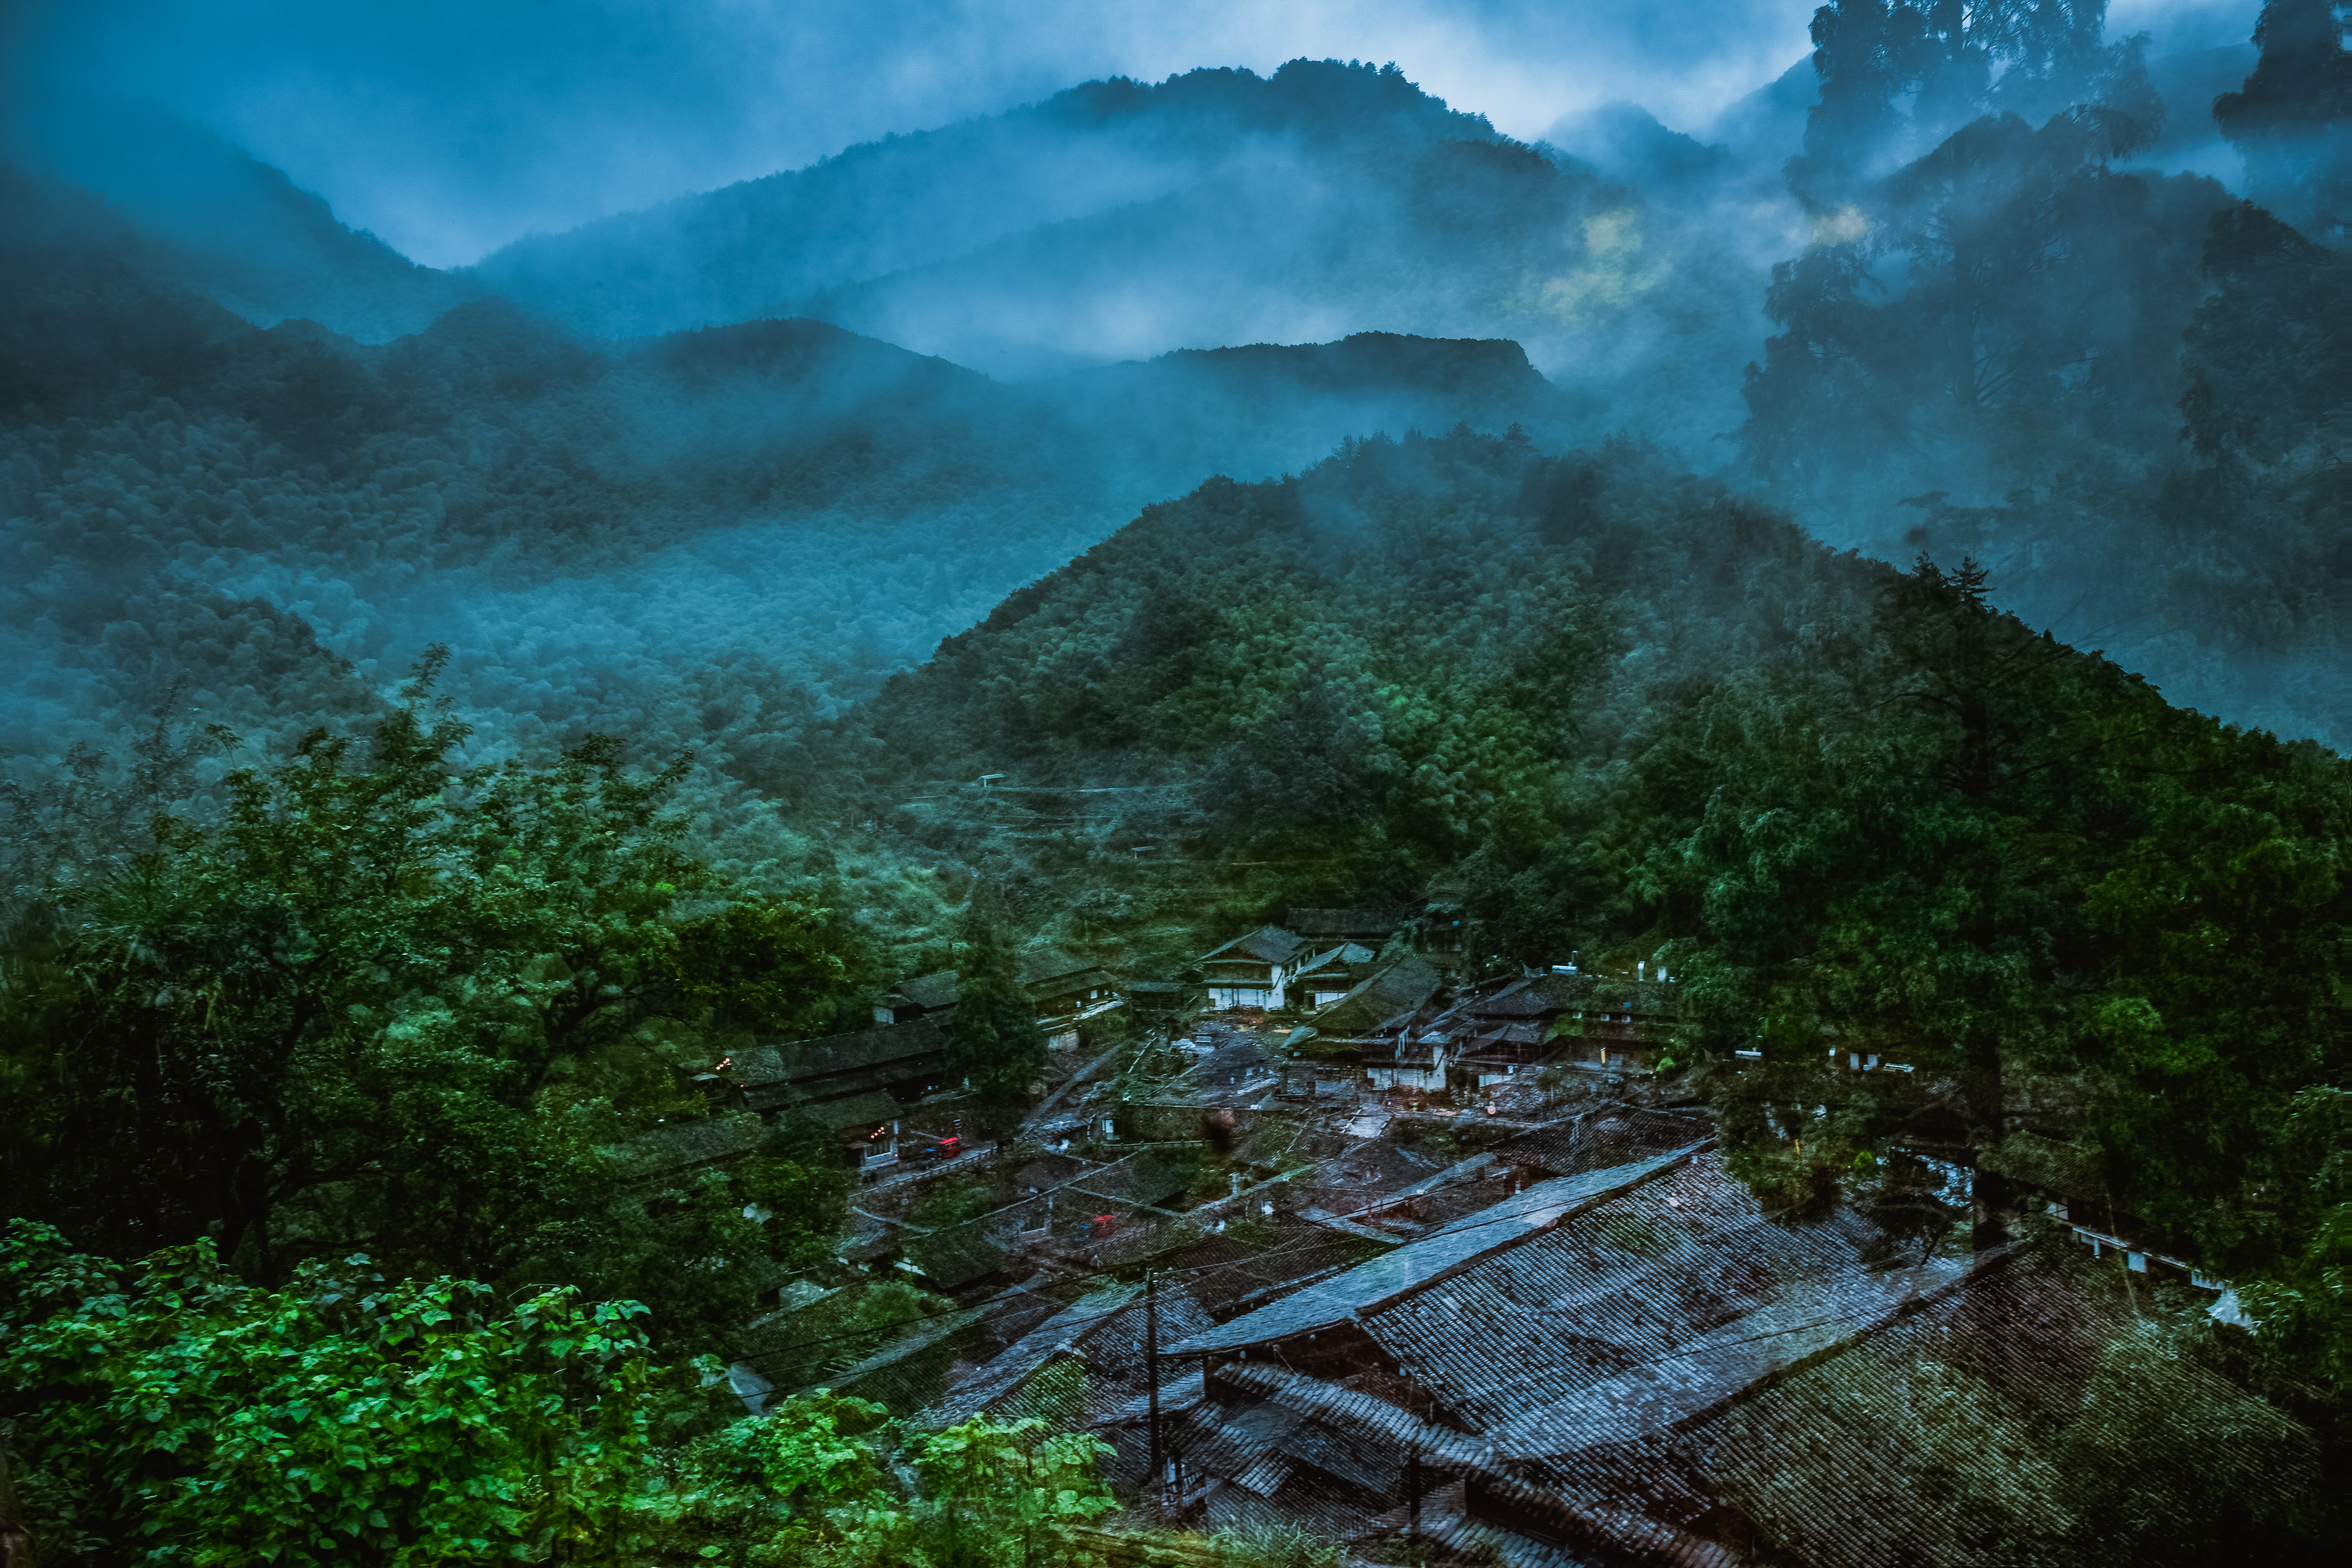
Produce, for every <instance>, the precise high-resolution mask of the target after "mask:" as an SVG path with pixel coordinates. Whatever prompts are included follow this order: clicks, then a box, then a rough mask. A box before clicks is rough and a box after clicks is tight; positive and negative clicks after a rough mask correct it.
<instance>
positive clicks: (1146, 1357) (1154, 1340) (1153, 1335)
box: [1143, 1268, 1164, 1495]
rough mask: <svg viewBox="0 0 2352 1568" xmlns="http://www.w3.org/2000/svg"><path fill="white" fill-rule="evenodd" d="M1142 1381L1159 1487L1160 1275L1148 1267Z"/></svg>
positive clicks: (1154, 1475)
mask: <svg viewBox="0 0 2352 1568" xmlns="http://www.w3.org/2000/svg"><path fill="white" fill-rule="evenodd" d="M1143 1380H1144V1382H1146V1383H1148V1384H1150V1385H1151V1395H1150V1397H1151V1484H1152V1486H1153V1487H1155V1488H1159V1487H1161V1486H1163V1485H1164V1482H1163V1480H1162V1478H1161V1476H1160V1276H1159V1274H1158V1272H1157V1271H1156V1270H1153V1269H1149V1268H1147V1269H1145V1270H1144V1272H1143ZM1163 1495H1164V1494H1163Z"/></svg>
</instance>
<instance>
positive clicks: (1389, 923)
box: [634, 906, 1672, 1173]
mask: <svg viewBox="0 0 2352 1568" xmlns="http://www.w3.org/2000/svg"><path fill="white" fill-rule="evenodd" d="M1453 931H1454V925H1453V922H1451V921H1448V920H1445V919H1444V918H1443V917H1442V916H1433V915H1431V914H1430V913H1428V912H1427V911H1423V912H1420V913H1418V914H1417V913H1416V912H1415V911H1413V910H1410V909H1407V908H1404V907H1393V906H1392V907H1378V908H1357V909H1294V910H1290V911H1289V913H1288V915H1287V917H1286V923H1285V924H1283V925H1279V926H1276V925H1266V926H1261V927H1259V928H1257V929H1255V930H1254V931H1246V932H1244V933H1243V934H1242V935H1240V936H1237V937H1234V938H1233V939H1232V940H1231V941H1228V942H1223V943H1222V944H1221V945H1219V946H1217V947H1215V948H1213V949H1212V950H1210V951H1209V952H1206V953H1203V954H1202V955H1201V956H1200V957H1199V958H1198V959H1197V960H1195V961H1194V963H1192V966H1190V968H1189V969H1188V970H1187V971H1186V972H1185V973H1184V974H1183V975H1182V976H1181V977H1179V978H1177V979H1173V980H1167V981H1157V982H1154V981H1141V982H1130V981H1124V980H1122V979H1121V978H1120V977H1119V976H1118V975H1115V974H1114V973H1111V972H1110V971H1109V970H1108V969H1107V968H1106V967H1105V966H1104V965H1102V964H1101V963H1098V962H1097V961H1095V960H1093V959H1090V958H1087V957H1085V956H1082V955H1080V954H1076V953H1073V952H1069V951H1067V950H1066V949H1064V948H1060V947H1051V946H1049V947H1041V948H1037V949H1034V950H1032V951H1030V952H1026V953H1024V954H1023V955H1022V957H1021V960H1020V963H1021V979H1022V983H1023V984H1024V987H1025V988H1026V989H1027V991H1028V992H1029V994H1030V995H1031V997H1032V998H1033V999H1034V1002H1035V1004H1036V1007H1037V1015H1038V1016H1037V1022H1038V1027H1039V1028H1040V1030H1041V1031H1042V1032H1044V1034H1045V1037H1046V1038H1047V1040H1048V1042H1049V1044H1050V1045H1051V1046H1052V1047H1054V1060H1055V1066H1054V1068H1052V1069H1051V1070H1050V1071H1049V1073H1048V1074H1047V1075H1046V1077H1045V1079H1043V1080H1041V1082H1040V1083H1039V1084H1038V1085H1037V1086H1036V1091H1037V1093H1038V1094H1039V1095H1040V1096H1043V1095H1044V1094H1045V1092H1046V1091H1047V1089H1049V1088H1050V1087H1051V1085H1052V1084H1053V1082H1054V1081H1055V1080H1056V1079H1064V1078H1066V1077H1067V1076H1068V1074H1069V1072H1070V1071H1071V1070H1072V1068H1071V1058H1073V1057H1074V1056H1075V1054H1076V1051H1077V1048H1078V1047H1080V1046H1081V1045H1082V1043H1083V1042H1084V1041H1085V1040H1086V1039H1087V1036H1088V1033H1089V1026H1090V1025H1091V1024H1093V1023H1094V1021H1095V1020H1097V1019H1100V1018H1102V1017H1104V1016H1106V1015H1108V1014H1110V1013H1112V1012H1114V1011H1118V1010H1126V1011H1128V1012H1129V1013H1130V1014H1131V1015H1132V1016H1133V1018H1134V1020H1135V1022H1136V1024H1137V1025H1138V1026H1140V1027H1143V1028H1146V1029H1153V1028H1157V1029H1161V1030H1169V1029H1176V1028H1181V1027H1182V1026H1184V1024H1185V1022H1186V1020H1188V1019H1190V1018H1192V1017H1195V1016H1199V1015H1200V1014H1202V1012H1204V1011H1205V1012H1208V1013H1210V1014H1213V1015H1228V1016H1238V1017H1244V1018H1249V1019H1253V1020H1257V1019H1263V1018H1265V1017H1266V1016H1274V1017H1276V1018H1281V1019H1286V1020H1288V1021H1289V1022H1290V1023H1291V1025H1292V1026H1294V1027H1295V1028H1298V1029H1304V1030H1306V1031H1308V1036H1302V1037H1301V1038H1304V1037H1316V1038H1318V1040H1319V1042H1320V1043H1319V1044H1318V1047H1317V1054H1318V1056H1320V1057H1323V1058H1327V1059H1331V1060H1339V1061H1345V1062H1348V1063H1349V1064H1350V1065H1351V1068H1353V1069H1354V1070H1357V1071H1360V1075H1361V1079H1362V1081H1363V1082H1364V1083H1366V1084H1367V1085H1369V1086H1370V1088H1372V1089H1378V1090H1392V1091H1402V1092H1406V1093H1411V1094H1418V1095H1424V1096H1425V1095H1428V1094H1432V1093H1434V1092H1437V1091H1441V1090H1443V1089H1446V1088H1448V1087H1449V1086H1454V1087H1466V1088H1484V1087H1486V1086H1490V1085H1493V1084H1496V1083H1498V1082H1502V1081H1505V1080H1507V1079H1512V1078H1514V1077H1517V1075H1520V1074H1523V1073H1530V1072H1532V1071H1533V1070H1535V1069H1538V1068H1541V1067H1544V1066H1546V1065H1551V1064H1558V1065H1561V1066H1572V1067H1580V1068H1599V1069H1601V1070H1603V1071H1609V1072H1616V1073H1623V1072H1643V1071H1647V1070H1649V1069H1650V1068H1652V1067H1654V1065H1655V1064H1656V1062H1657V1060H1658V1059H1659V1058H1660V1057H1661V1055H1662V1054H1663V1052H1664V1045H1663V1040H1664V1035H1665V1032H1666V1030H1665V1026H1667V1025H1669V1024H1670V1023H1671V1017H1672V988H1671V986H1670V985H1669V984H1667V983H1666V982H1665V981H1664V977H1663V976H1658V977H1652V976H1650V975H1648V974H1647V973H1646V972H1645V971H1637V973H1636V974H1635V975H1634V976H1632V977H1629V978H1626V979H1624V980H1612V979H1609V978H1606V977H1603V976H1601V975H1597V974H1591V973H1580V972H1578V971H1577V970H1576V969H1575V967H1574V966H1573V965H1561V966H1559V968H1558V969H1556V970H1555V971H1553V972H1552V973H1545V974H1539V975H1533V976H1529V975H1523V974H1508V975H1502V976H1495V977H1490V978H1487V979H1485V980H1480V981H1465V979H1464V978H1463V969H1462V965H1461V961H1460V956H1459V954H1458V952H1455V951H1454V944H1453V942H1452V933H1453ZM956 999H957V977H956V973H955V972H954V971H953V970H940V971H937V972H934V973H926V974H919V975H915V976H912V977H909V978H908V979H906V980H903V981H900V982H899V983H898V984H897V985H895V986H893V987H892V988H891V989H890V991H889V992H888V993H887V994H886V995H884V996H883V997H882V998H881V999H880V1000H879V1001H878V1002H877V1003H876V1005H875V1006H874V1015H873V1016H874V1022H873V1024H872V1026H869V1027H867V1028H864V1029H859V1030H855V1031H852V1032H849V1033H845V1034H839V1035H833V1036H828V1037H823V1038H819V1039H813V1040H803V1041H796V1042H777V1043H772V1044H763V1045H761V1046H759V1047H754V1048H751V1049H749V1050H745V1051H740V1052H738V1053H736V1054H735V1055H733V1056H732V1057H730V1058H728V1059H727V1060H726V1061H724V1062H722V1063H720V1064H719V1065H718V1066H717V1067H716V1068H714V1069H713V1070H712V1071H711V1072H710V1073H709V1074H707V1075H705V1078H704V1079H703V1082H704V1086H705V1088H706V1089H708V1090H709V1093H710V1094H711V1096H712V1097H713V1099H714V1100H718V1101H719V1103H720V1104H721V1105H722V1106H723V1107H725V1108H727V1109H730V1110H738V1111H748V1112H751V1113H752V1114H753V1115H755V1116H757V1117H759V1118H761V1120H762V1121H771V1122H772V1121H776V1120H777V1119H778V1118H779V1117H780V1116H782V1114H783V1113H784V1112H785V1111H786V1110H788V1109H789V1110H793V1111H794V1112H795V1113H796V1114H800V1115H803V1116H807V1117H813V1118H814V1119H816V1120H818V1121H822V1122H823V1123H824V1124H825V1125H826V1126H827V1127H828V1128H830V1129H831V1130H832V1131H834V1133H835V1136H836V1137H837V1139H838V1140H839V1142H840V1143H841V1146H842V1148H843V1149H844V1151H845V1158H846V1159H847V1160H848V1161H849V1162H850V1163H854V1164H856V1165H858V1166H859V1167H861V1168H862V1169H864V1170H866V1171H867V1172H868V1173H887V1171H889V1170H890V1169H891V1168H893V1167H894V1166H896V1165H897V1164H898V1163H901V1161H902V1159H903V1158H904V1157H905V1155H906V1153H907V1152H908V1146H909V1145H910V1144H912V1145H922V1146H929V1145H934V1144H936V1143H937V1142H939V1140H940V1137H941V1136H943V1135H944V1132H945V1130H946V1129H947V1128H948V1127H950V1125H951V1124H952V1123H953V1122H954V1121H955V1113H954V1112H953V1111H952V1110H942V1109H940V1107H941V1106H942V1105H944V1104H946V1103H947V1102H949V1101H951V1100H953V1099H954V1098H955V1097H956V1095H957V1094H958V1093H959V1091H960V1090H961V1088H962V1086H961V1084H960V1083H957V1082H953V1081H950V1078H949V1073H948V1067H947V1061H948V1043H949V1037H948V1031H949V1030H950V1028H951V1027H952V1026H953V1020H954V1016H955V1006H956ZM933 1124H936V1125H933ZM747 1140H749V1141H751V1142H756V1140H757V1133H756V1131H753V1130H751V1129H749V1128H746V1127H741V1126H738V1127H736V1128H735V1129H734V1130H733V1131H731V1132H730V1131H722V1130H719V1129H714V1128H711V1127H709V1126H703V1125H700V1124H690V1123H682V1124H679V1125H677V1126H676V1127H673V1128H667V1129H664V1130H660V1131H656V1133H655V1134H654V1135H652V1136H651V1137H649V1138H647V1139H646V1140H644V1141H643V1142H641V1143H640V1144H639V1145H638V1147H637V1148H636V1150H635V1154H634V1157H635V1158H636V1159H637V1160H638V1161H639V1163H642V1164H644V1165H645V1166H646V1169H647V1170H649V1171H654V1170H660V1169H665V1168H670V1167H675V1166H678V1165H686V1164H693V1163H702V1162H704V1161H707V1160H712V1159H723V1158H727V1157H730V1156H731V1155H732V1154H735V1153H738V1152H741V1150H740V1149H739V1148H737V1147H736V1145H737V1144H744V1145H745V1146H746V1147H748V1146H749V1144H748V1143H747V1142H746V1141H747Z"/></svg>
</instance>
